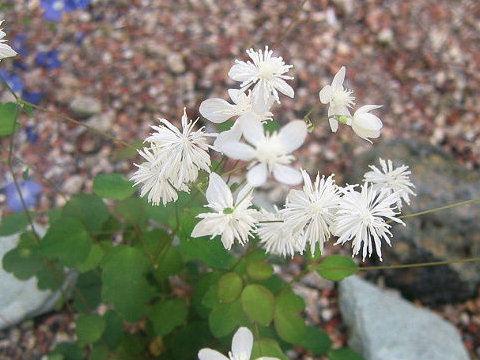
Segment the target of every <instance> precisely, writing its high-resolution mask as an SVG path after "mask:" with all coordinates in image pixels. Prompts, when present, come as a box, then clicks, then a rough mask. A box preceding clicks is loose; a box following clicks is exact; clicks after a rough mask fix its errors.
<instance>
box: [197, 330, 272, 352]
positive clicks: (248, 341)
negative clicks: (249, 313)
mask: <svg viewBox="0 0 480 360" xmlns="http://www.w3.org/2000/svg"><path fill="white" fill-rule="evenodd" d="M252 348H253V334H252V332H251V331H250V330H249V329H248V328H246V327H241V328H239V329H238V330H237V332H236V333H235V335H233V340H232V351H230V352H229V353H228V357H226V356H225V355H223V354H221V353H219V352H218V351H216V350H213V349H209V348H205V349H202V350H200V351H199V352H198V359H199V360H250V356H251V354H252ZM257 360H279V359H278V358H273V357H265V356H262V357H259V358H257Z"/></svg>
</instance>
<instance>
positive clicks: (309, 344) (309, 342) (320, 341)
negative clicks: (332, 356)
mask: <svg viewBox="0 0 480 360" xmlns="http://www.w3.org/2000/svg"><path fill="white" fill-rule="evenodd" d="M298 345H300V346H301V347H303V348H304V349H307V350H310V351H311V352H313V353H314V354H316V355H323V354H326V353H327V351H328V350H330V348H331V347H332V340H330V337H329V336H328V335H327V334H326V333H324V332H323V331H321V330H319V329H317V328H315V327H313V326H308V327H307V333H306V334H305V337H304V338H303V340H302V341H301V342H300V343H299V344H298Z"/></svg>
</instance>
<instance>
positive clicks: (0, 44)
mask: <svg viewBox="0 0 480 360" xmlns="http://www.w3.org/2000/svg"><path fill="white" fill-rule="evenodd" d="M4 21H5V20H0V25H2V23H3V22H4ZM5 36H6V34H5V32H3V30H2V29H0V61H1V60H2V59H5V58H8V57H12V56H15V55H17V52H16V51H15V50H13V49H12V48H11V47H10V46H9V45H7V44H5V42H6V41H7V40H3V38H4V37H5Z"/></svg>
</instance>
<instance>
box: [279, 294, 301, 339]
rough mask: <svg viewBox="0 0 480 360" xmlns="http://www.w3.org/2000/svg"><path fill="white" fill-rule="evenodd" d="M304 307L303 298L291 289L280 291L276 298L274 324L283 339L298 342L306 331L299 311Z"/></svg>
mask: <svg viewBox="0 0 480 360" xmlns="http://www.w3.org/2000/svg"><path fill="white" fill-rule="evenodd" d="M304 309H305V302H304V301H303V299H302V298H301V297H300V296H298V295H296V294H294V293H293V292H292V290H290V289H287V290H284V291H282V292H281V293H280V294H279V295H278V296H277V298H276V306H275V315H274V325H275V330H277V333H278V335H279V336H280V338H282V339H283V340H285V341H287V342H289V343H292V344H299V343H300V342H302V341H303V338H304V337H305V335H306V333H307V327H306V325H305V321H304V320H303V318H302V317H301V316H300V312H301V311H303V310H304Z"/></svg>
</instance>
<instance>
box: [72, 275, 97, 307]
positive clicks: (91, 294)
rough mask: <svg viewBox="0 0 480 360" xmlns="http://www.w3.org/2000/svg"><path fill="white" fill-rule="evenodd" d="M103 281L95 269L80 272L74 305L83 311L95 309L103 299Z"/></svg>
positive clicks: (74, 293) (74, 295)
mask: <svg viewBox="0 0 480 360" xmlns="http://www.w3.org/2000/svg"><path fill="white" fill-rule="evenodd" d="M101 290H102V281H101V279H100V276H99V275H98V274H97V273H96V272H95V271H90V272H87V273H83V274H80V275H79V276H78V279H77V284H76V291H74V292H73V294H72V295H73V305H74V306H75V309H76V310H77V311H79V312H81V313H88V312H89V311H90V310H94V309H96V308H97V306H98V305H99V304H100V301H101Z"/></svg>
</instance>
